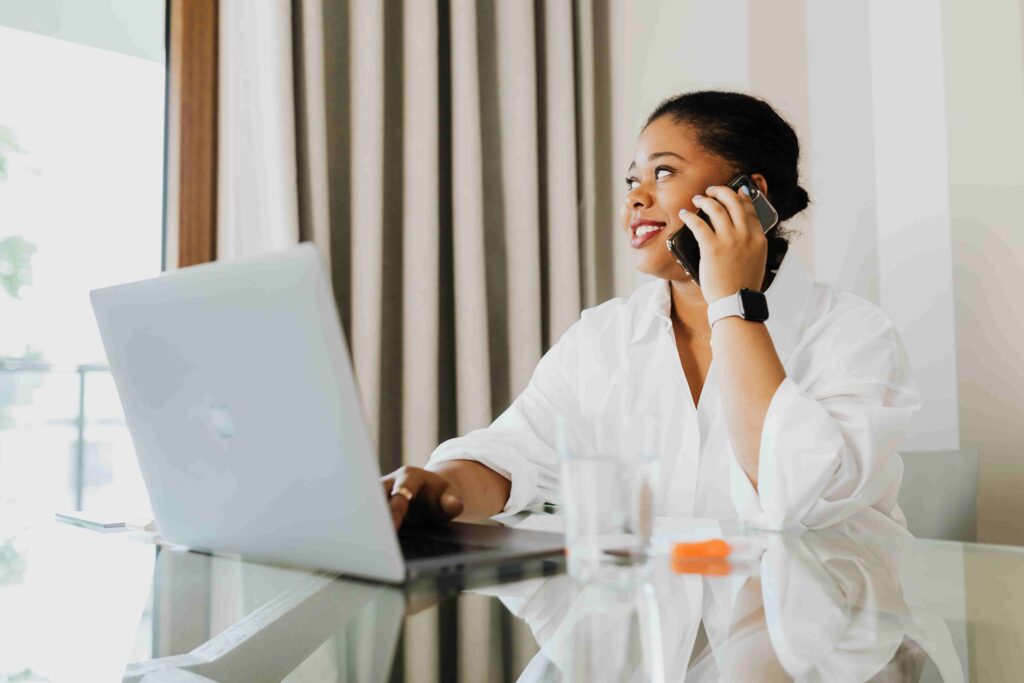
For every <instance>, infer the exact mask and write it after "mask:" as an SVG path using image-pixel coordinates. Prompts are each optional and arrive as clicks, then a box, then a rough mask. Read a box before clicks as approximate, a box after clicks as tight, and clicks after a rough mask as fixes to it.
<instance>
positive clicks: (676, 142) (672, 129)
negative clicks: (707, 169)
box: [633, 116, 707, 166]
mask: <svg viewBox="0 0 1024 683" xmlns="http://www.w3.org/2000/svg"><path fill="white" fill-rule="evenodd" d="M665 152H670V153H672V154H675V155H678V156H681V157H682V158H683V159H684V160H686V161H689V162H694V161H698V160H699V159H702V158H704V157H706V156H707V152H706V151H705V150H704V149H703V147H701V145H700V143H699V142H698V141H697V134H696V131H695V130H694V129H693V127H692V126H690V125H689V124H685V123H676V122H675V121H672V120H671V119H670V118H669V117H667V116H663V117H661V118H659V119H656V120H654V121H652V122H651V125H649V126H647V127H646V128H645V129H644V130H643V131H642V132H641V133H640V137H638V138H637V141H636V149H635V150H634V152H633V163H634V164H636V165H638V166H639V165H643V164H645V163H647V162H648V161H651V160H652V157H654V158H661V155H662V154H663V153H665Z"/></svg>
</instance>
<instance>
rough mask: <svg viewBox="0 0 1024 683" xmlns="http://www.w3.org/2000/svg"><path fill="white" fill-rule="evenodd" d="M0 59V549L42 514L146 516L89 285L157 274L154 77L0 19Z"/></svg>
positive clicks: (158, 110) (158, 168)
mask: <svg viewBox="0 0 1024 683" xmlns="http://www.w3.org/2000/svg"><path fill="white" fill-rule="evenodd" d="M0 64H3V65H4V67H3V68H0V555H3V554H4V553H8V554H10V553H12V552H14V550H15V549H16V548H15V546H16V539H17V534H18V530H19V528H24V525H26V524H27V523H28V521H29V520H31V519H38V518H40V517H47V516H48V517H49V518H50V519H52V518H53V513H54V511H56V510H61V509H75V508H83V509H102V508H116V509H118V510H129V511H132V512H133V513H135V514H138V515H139V516H145V515H147V514H149V511H148V500H147V497H146V493H145V488H144V486H143V484H142V481H141V477H140V475H139V471H138V465H137V463H136V461H135V455H134V452H133V450H132V446H131V440H130V438H129V436H128V432H127V430H126V428H125V425H124V417H123V414H122V412H121V407H120V403H119V401H118V398H117V393H116V391H115V389H114V386H113V382H112V381H111V378H110V375H109V373H108V372H107V369H106V357H105V354H104V352H103V347H102V344H101V343H100V337H99V332H98V330H97V327H96V323H95V320H94V318H93V314H92V309H91V306H90V303H89V290H91V289H94V288H97V287H103V286H108V285H113V284H117V283H121V282H128V281H132V280H138V279H141V278H146V277H152V276H154V275H156V274H157V273H159V272H160V260H161V239H162V237H161V232H162V231H161V211H162V186H163V182H162V174H163V135H164V127H163V118H164V78H165V77H164V65H163V64H160V63H158V62H155V61H150V60H146V59H141V58H138V57H133V56H128V55H124V54H119V53H116V52H112V51H108V50H103V49H98V48H95V47H89V46H86V45H81V44H78V43H73V42H68V41H65V40H59V39H55V38H50V37H46V36H42V35H37V34H34V33H29V32H25V31H20V30H14V29H10V28H6V27H0ZM0 582H2V581H0Z"/></svg>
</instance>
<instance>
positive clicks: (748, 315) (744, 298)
mask: <svg viewBox="0 0 1024 683" xmlns="http://www.w3.org/2000/svg"><path fill="white" fill-rule="evenodd" d="M734 315H735V316H738V317H740V318H743V319H744V320H750V321H753V322H758V323H763V322H764V321H766V320H768V300H767V299H766V298H765V295H764V293H762V292H755V291H754V290H751V289H746V288H744V289H741V290H740V291H738V292H736V293H735V294H732V295H730V296H723V297H722V298H721V299H718V300H717V301H715V302H714V303H712V304H711V305H709V306H708V325H710V326H711V327H712V328H714V326H715V323H716V322H718V321H719V320H721V319H722V318H728V317H730V316H734Z"/></svg>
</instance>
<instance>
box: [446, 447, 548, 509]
mask: <svg viewBox="0 0 1024 683" xmlns="http://www.w3.org/2000/svg"><path fill="white" fill-rule="evenodd" d="M487 441H488V442H487V443H486V444H485V447H486V448H487V451H488V452H486V453H485V452H482V450H480V449H479V448H478V447H474V445H473V444H472V434H468V435H466V436H464V437H458V438H455V439H449V440H448V441H445V442H444V443H442V444H441V445H440V446H438V447H437V448H436V449H434V452H433V453H432V454H431V455H430V460H429V462H427V469H430V467H431V466H432V465H436V464H439V463H442V462H450V461H452V460H472V461H473V462H478V463H480V464H481V465H484V466H485V467H489V468H490V469H492V470H494V471H495V472H497V473H498V474H500V475H501V476H503V477H505V478H506V479H508V480H509V482H511V484H512V487H511V490H510V491H509V495H508V501H507V502H506V503H505V507H504V508H503V509H502V511H501V512H500V513H499V514H512V513H516V512H519V511H521V510H522V509H523V508H526V507H529V506H530V505H533V504H534V503H535V502H539V501H536V500H534V499H535V498H536V497H537V477H536V472H535V470H534V468H533V467H531V466H530V464H529V463H528V462H527V461H526V460H525V459H524V458H523V457H522V456H520V455H518V454H515V453H503V452H502V450H503V449H502V447H501V446H500V445H498V443H497V442H498V441H499V440H498V439H494V438H493V437H492V438H491V439H489V440H487Z"/></svg>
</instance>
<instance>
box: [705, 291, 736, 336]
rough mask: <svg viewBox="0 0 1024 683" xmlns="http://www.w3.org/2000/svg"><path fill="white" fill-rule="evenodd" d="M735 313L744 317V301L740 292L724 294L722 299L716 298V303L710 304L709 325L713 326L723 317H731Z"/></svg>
mask: <svg viewBox="0 0 1024 683" xmlns="http://www.w3.org/2000/svg"><path fill="white" fill-rule="evenodd" d="M734 315H736V316H739V317H741V318H742V317H743V301H742V300H741V299H740V293H739V292H736V293H735V294H730V295H729V296H723V297H722V298H721V299H716V300H715V301H714V303H712V304H709V305H708V325H709V326H710V327H712V328H714V326H715V323H717V322H718V321H719V320H721V319H722V318H729V317H732V316H734Z"/></svg>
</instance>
